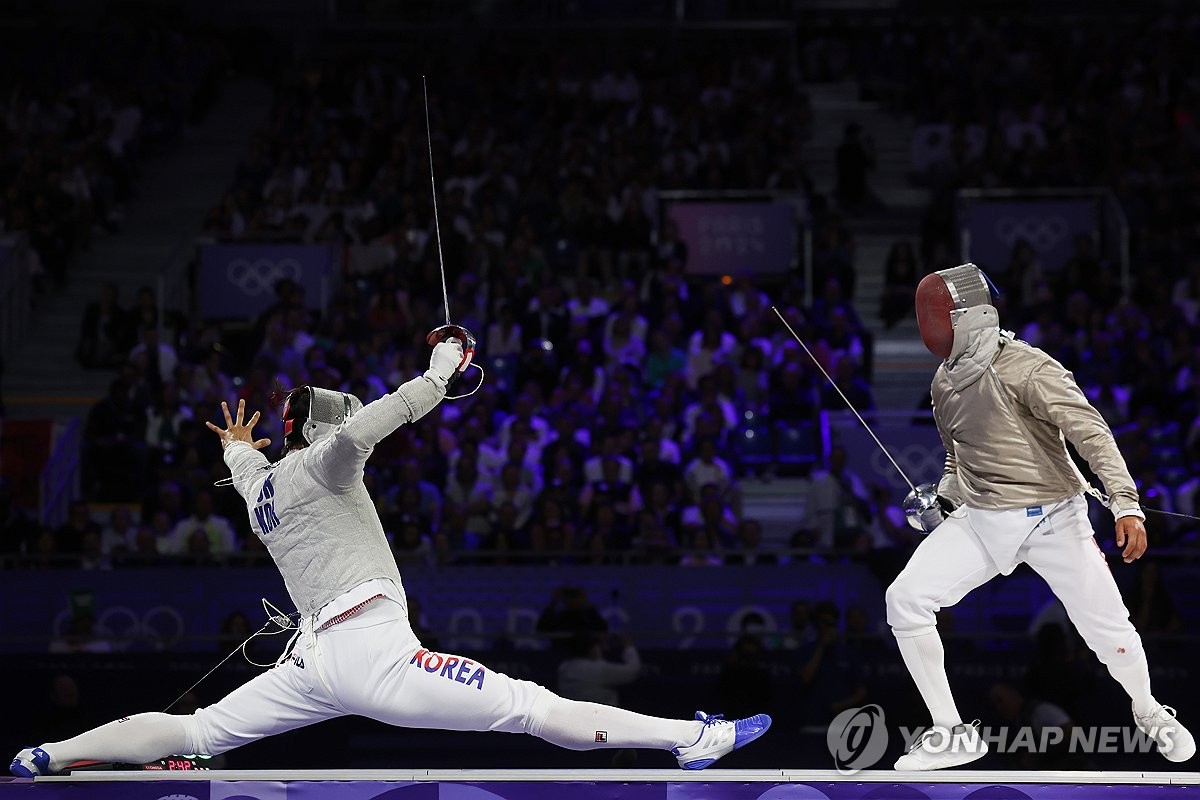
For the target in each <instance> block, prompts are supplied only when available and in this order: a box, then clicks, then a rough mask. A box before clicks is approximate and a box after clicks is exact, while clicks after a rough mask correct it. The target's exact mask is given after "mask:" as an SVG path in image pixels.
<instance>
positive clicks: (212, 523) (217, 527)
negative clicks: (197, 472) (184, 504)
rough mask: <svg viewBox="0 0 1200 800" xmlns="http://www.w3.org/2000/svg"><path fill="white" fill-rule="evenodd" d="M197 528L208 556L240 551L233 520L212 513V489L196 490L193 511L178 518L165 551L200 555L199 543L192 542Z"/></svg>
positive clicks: (226, 554) (166, 542)
mask: <svg viewBox="0 0 1200 800" xmlns="http://www.w3.org/2000/svg"><path fill="white" fill-rule="evenodd" d="M197 531H200V532H201V533H202V536H203V538H204V539H205V540H206V541H205V547H204V548H203V549H204V552H205V554H207V555H213V556H228V555H230V554H232V553H234V552H236V551H237V550H238V542H237V536H236V535H235V534H234V531H233V525H232V523H230V521H229V520H228V519H226V518H225V517H221V516H218V515H217V514H215V513H214V512H213V497H212V492H210V491H207V490H206V491H202V492H197V493H196V496H195V497H194V498H193V500H192V513H191V514H190V515H188V516H186V517H184V518H183V519H181V520H179V522H177V523H176V524H175V526H174V527H173V528H172V529H171V532H170V533H169V534H167V538H166V541H165V542H164V545H165V547H166V552H168V553H178V554H181V555H182V554H191V555H198V554H199V553H198V552H197V548H199V547H200V545H199V543H194V542H193V541H192V539H193V537H194V536H195V534H196V532H197Z"/></svg>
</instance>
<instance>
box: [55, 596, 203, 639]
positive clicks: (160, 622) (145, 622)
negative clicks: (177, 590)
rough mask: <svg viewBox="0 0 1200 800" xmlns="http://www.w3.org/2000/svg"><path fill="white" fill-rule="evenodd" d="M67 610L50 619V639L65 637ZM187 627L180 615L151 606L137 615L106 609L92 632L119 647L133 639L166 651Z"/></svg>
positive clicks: (122, 609) (123, 608)
mask: <svg viewBox="0 0 1200 800" xmlns="http://www.w3.org/2000/svg"><path fill="white" fill-rule="evenodd" d="M71 617H72V613H71V611H70V609H63V610H62V611H60V612H58V615H57V616H56V617H55V618H54V638H56V639H59V638H62V637H64V636H65V635H66V631H67V630H68V629H69V628H70V625H71ZM186 631H187V623H185V622H184V621H183V615H182V614H180V613H179V612H178V611H177V610H176V609H174V608H172V607H170V606H154V607H153V608H149V609H146V610H145V611H143V612H141V614H140V616H139V613H138V612H137V611H135V610H134V609H132V608H130V607H129V606H109V607H108V608H106V609H104V610H103V611H101V612H100V613H99V614H98V615H97V616H96V623H95V625H94V626H93V627H92V632H93V633H94V634H95V635H96V636H97V637H98V638H100V639H108V640H110V641H112V642H113V643H114V644H118V645H119V646H122V647H123V646H127V645H128V643H129V642H130V641H132V640H134V639H149V640H152V641H153V642H154V643H155V645H156V646H157V647H169V646H170V645H173V644H175V643H176V642H178V641H179V640H180V639H182V638H183V634H184V633H185V632H186Z"/></svg>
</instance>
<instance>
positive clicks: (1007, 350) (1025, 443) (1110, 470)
mask: <svg viewBox="0 0 1200 800" xmlns="http://www.w3.org/2000/svg"><path fill="white" fill-rule="evenodd" d="M993 319H994V317H993ZM970 333H971V334H972V335H973V336H974V337H975V339H974V341H973V346H972V347H970V348H968V350H967V352H966V353H965V354H964V355H962V356H961V357H960V358H959V359H958V361H957V362H951V361H946V362H943V363H942V364H941V366H939V367H938V370H937V373H936V374H935V375H934V378H933V385H932V395H933V414H934V419H935V421H936V422H937V428H938V433H939V434H940V435H941V438H942V444H943V445H944V446H945V448H946V467H945V472H944V474H943V477H942V479H941V482H940V483H939V484H938V493H939V494H940V495H942V496H944V497H947V498H949V499H950V500H952V501H953V502H954V503H956V504H965V505H966V506H967V507H969V508H978V509H985V510H1007V509H1015V508H1021V507H1031V506H1039V505H1048V504H1052V503H1055V502H1057V501H1060V500H1065V499H1067V498H1069V497H1072V496H1074V495H1078V494H1079V493H1080V492H1082V491H1084V490H1085V489H1087V488H1088V487H1087V483H1086V482H1085V481H1084V478H1083V476H1082V475H1081V474H1080V472H1079V470H1078V469H1077V468H1076V466H1075V464H1074V462H1073V461H1072V460H1071V457H1070V455H1069V454H1068V452H1067V448H1066V445H1065V442H1064V439H1065V440H1066V441H1069V442H1070V443H1071V445H1072V446H1073V447H1074V448H1075V450H1076V451H1077V452H1078V453H1079V455H1080V456H1082V457H1083V459H1084V460H1085V461H1087V463H1088V465H1089V466H1090V467H1091V469H1092V471H1093V472H1094V473H1095V474H1096V476H1097V477H1099V479H1100V481H1101V482H1102V483H1103V485H1104V491H1105V492H1107V494H1108V495H1109V507H1110V509H1111V510H1112V512H1113V515H1114V516H1115V517H1117V518H1120V517H1124V516H1138V517H1143V518H1144V515H1143V513H1142V511H1141V509H1140V507H1139V505H1138V491H1137V486H1136V485H1135V484H1134V482H1133V478H1132V477H1131V476H1130V474H1129V468H1128V467H1127V466H1126V465H1125V459H1124V458H1123V457H1122V456H1121V452H1120V451H1119V450H1118V449H1117V443H1116V441H1115V440H1114V439H1113V435H1112V431H1111V430H1110V429H1109V427H1108V424H1107V423H1106V422H1105V421H1104V418H1103V417H1102V416H1101V415H1100V412H1098V411H1097V410H1096V409H1095V408H1094V407H1093V406H1092V405H1091V404H1090V403H1089V402H1088V401H1087V398H1086V397H1085V396H1084V394H1083V391H1082V390H1081V389H1080V388H1079V385H1078V384H1077V383H1076V382H1075V378H1074V376H1072V375H1071V373H1070V372H1069V371H1068V370H1067V369H1066V368H1065V367H1064V366H1063V365H1062V364H1060V363H1059V362H1058V361H1056V360H1055V359H1053V358H1052V357H1050V355H1048V354H1047V353H1045V352H1044V351H1042V350H1039V349H1038V348H1036V347H1033V346H1032V345H1029V344H1027V343H1025V342H1022V341H1020V340H1017V339H1014V338H1012V337H1011V334H1001V332H1000V331H999V330H998V329H996V328H990V329H986V330H981V331H974V332H970ZM957 335H958V331H957V329H956V336H957ZM960 362H961V363H960Z"/></svg>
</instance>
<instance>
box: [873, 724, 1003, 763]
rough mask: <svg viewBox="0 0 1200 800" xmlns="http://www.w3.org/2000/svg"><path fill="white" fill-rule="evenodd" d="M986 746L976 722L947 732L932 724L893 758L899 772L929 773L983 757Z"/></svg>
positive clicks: (955, 727) (957, 726) (960, 725)
mask: <svg viewBox="0 0 1200 800" xmlns="http://www.w3.org/2000/svg"><path fill="white" fill-rule="evenodd" d="M987 751H988V746H987V742H985V741H984V740H983V737H982V736H980V735H979V720H975V721H974V722H972V723H971V724H969V725H968V724H966V723H962V724H959V725H955V726H954V727H953V728H950V729H947V728H943V727H942V726H940V725H934V726H933V727H932V728H930V729H929V730H927V731H925V732H924V733H923V734H921V738H920V739H918V740H917V741H916V742H915V743H914V744H913V746H912V749H911V750H909V751H908V752H907V753H905V754H904V755H902V756H900V758H898V759H896V769H899V770H921V771H924V770H930V769H945V768H946V767H960V766H962V765H963V764H970V763H971V762H972V761H975V760H977V759H980V758H983V757H984V756H985V755H987Z"/></svg>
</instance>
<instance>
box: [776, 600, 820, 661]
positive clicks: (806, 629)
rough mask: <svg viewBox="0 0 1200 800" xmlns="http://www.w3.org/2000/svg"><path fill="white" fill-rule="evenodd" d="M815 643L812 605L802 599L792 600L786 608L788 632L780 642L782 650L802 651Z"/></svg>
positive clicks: (815, 631)
mask: <svg viewBox="0 0 1200 800" xmlns="http://www.w3.org/2000/svg"><path fill="white" fill-rule="evenodd" d="M816 641H817V629H816V627H815V626H814V625H813V618H812V603H810V602H809V601H808V600H805V599H803V598H801V599H798V600H793V601H792V604H791V606H790V607H789V608H788V631H787V633H785V634H784V635H783V638H782V640H781V642H780V645H781V647H782V648H783V649H784V650H802V649H805V648H807V647H808V646H809V645H812V644H815V643H816Z"/></svg>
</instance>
